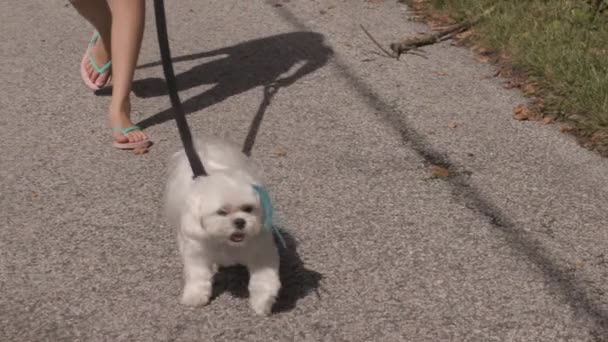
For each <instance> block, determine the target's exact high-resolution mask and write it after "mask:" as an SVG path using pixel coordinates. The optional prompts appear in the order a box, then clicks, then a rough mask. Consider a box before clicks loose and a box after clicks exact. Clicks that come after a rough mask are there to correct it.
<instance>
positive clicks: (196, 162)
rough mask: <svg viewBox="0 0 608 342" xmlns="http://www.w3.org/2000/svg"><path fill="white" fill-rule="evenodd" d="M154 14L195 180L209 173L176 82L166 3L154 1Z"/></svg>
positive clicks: (170, 86) (172, 103)
mask: <svg viewBox="0 0 608 342" xmlns="http://www.w3.org/2000/svg"><path fill="white" fill-rule="evenodd" d="M154 14H155V16H156V31H157V33H158V45H159V47H160V57H161V60H162V64H163V70H164V73H165V80H166V81H167V90H168V92H169V98H170V99H171V105H172V106H173V112H174V116H175V122H176V123H177V129H178V130H179V135H180V137H181V139H182V144H183V145H184V150H185V151H186V156H187V157H188V161H189V162H190V167H191V168H192V173H193V174H194V176H193V178H196V177H199V176H207V171H205V168H204V167H203V162H202V161H201V159H200V158H199V156H198V154H197V153H196V149H195V148H194V144H193V142H192V134H191V133H190V127H189V126H188V121H187V120H186V114H185V113H184V108H183V107H182V102H181V101H180V99H179V94H178V91H177V82H176V80H175V73H174V72H173V63H172V62H171V50H170V49H169V39H168V35H167V20H166V19H165V3H164V1H163V0H154Z"/></svg>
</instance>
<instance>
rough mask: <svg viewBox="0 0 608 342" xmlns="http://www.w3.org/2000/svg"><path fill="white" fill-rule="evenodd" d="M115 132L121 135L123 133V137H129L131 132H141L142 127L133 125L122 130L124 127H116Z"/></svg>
mask: <svg viewBox="0 0 608 342" xmlns="http://www.w3.org/2000/svg"><path fill="white" fill-rule="evenodd" d="M114 129H115V130H117V131H119V132H120V133H122V135H125V136H126V135H127V134H128V133H129V132H133V131H141V130H142V129H141V127H139V126H137V125H132V126H129V127H127V128H122V127H114Z"/></svg>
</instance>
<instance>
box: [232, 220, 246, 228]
mask: <svg viewBox="0 0 608 342" xmlns="http://www.w3.org/2000/svg"><path fill="white" fill-rule="evenodd" d="M245 223H246V222H245V220H243V219H242V218H237V219H235V220H234V226H235V227H236V229H243V228H245Z"/></svg>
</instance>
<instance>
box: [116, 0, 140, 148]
mask: <svg viewBox="0 0 608 342" xmlns="http://www.w3.org/2000/svg"><path fill="white" fill-rule="evenodd" d="M144 20H145V0H119V1H112V41H111V43H112V48H111V50H112V85H113V90H112V101H111V104H110V114H109V115H110V124H111V126H112V127H121V128H126V127H129V126H131V125H133V123H132V122H131V119H130V115H131V101H130V93H131V84H132V82H133V75H134V73H135V67H136V64H137V59H138V57H139V50H140V47H141V41H142V38H143V33H144ZM146 138H147V136H146V135H145V133H144V132H142V131H140V130H135V131H131V132H129V133H128V134H127V136H124V135H122V134H121V133H120V132H116V131H115V132H114V140H115V141H117V142H119V143H124V142H136V141H141V140H144V139H146Z"/></svg>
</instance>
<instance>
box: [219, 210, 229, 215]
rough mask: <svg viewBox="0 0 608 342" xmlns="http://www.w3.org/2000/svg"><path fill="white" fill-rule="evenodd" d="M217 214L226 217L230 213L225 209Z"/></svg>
mask: <svg viewBox="0 0 608 342" xmlns="http://www.w3.org/2000/svg"><path fill="white" fill-rule="evenodd" d="M217 214H218V215H220V216H226V215H228V212H227V211H226V210H224V209H220V210H218V211H217Z"/></svg>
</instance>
